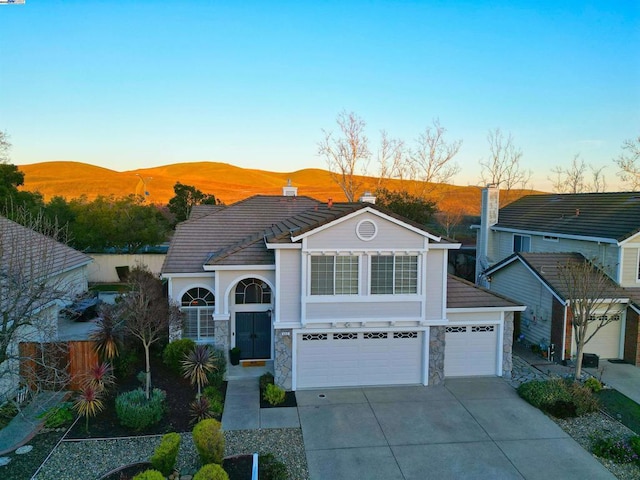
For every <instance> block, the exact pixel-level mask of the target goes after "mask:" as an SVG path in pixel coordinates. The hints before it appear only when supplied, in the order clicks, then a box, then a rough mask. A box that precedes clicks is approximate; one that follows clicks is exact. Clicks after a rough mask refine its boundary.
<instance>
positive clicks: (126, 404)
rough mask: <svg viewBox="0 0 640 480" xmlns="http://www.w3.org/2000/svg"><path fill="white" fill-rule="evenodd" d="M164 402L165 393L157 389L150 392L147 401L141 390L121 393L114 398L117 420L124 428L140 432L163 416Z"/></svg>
mask: <svg viewBox="0 0 640 480" xmlns="http://www.w3.org/2000/svg"><path fill="white" fill-rule="evenodd" d="M165 401H166V394H165V392H164V391H163V390H159V389H157V388H154V389H153V390H152V391H151V398H150V399H149V400H147V399H146V398H145V394H144V390H142V389H141V388H138V389H136V390H131V391H129V392H124V393H121V394H120V395H118V396H117V397H116V413H117V414H118V420H120V423H121V424H122V425H123V426H125V427H129V428H132V429H134V430H142V429H144V428H146V427H148V426H150V425H154V424H156V423H158V422H159V421H160V419H161V418H162V415H164V411H165Z"/></svg>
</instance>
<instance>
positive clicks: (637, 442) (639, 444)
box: [629, 435, 640, 457]
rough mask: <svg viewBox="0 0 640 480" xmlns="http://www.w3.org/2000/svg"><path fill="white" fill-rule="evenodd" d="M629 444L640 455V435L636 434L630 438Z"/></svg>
mask: <svg viewBox="0 0 640 480" xmlns="http://www.w3.org/2000/svg"><path fill="white" fill-rule="evenodd" d="M629 445H631V448H632V449H633V451H634V452H635V453H636V455H638V456H639V457H640V435H634V436H633V437H631V438H630V439H629Z"/></svg>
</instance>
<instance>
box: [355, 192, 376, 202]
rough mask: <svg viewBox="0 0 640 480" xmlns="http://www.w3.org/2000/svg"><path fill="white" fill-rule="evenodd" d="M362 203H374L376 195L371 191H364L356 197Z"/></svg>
mask: <svg viewBox="0 0 640 480" xmlns="http://www.w3.org/2000/svg"><path fill="white" fill-rule="evenodd" d="M358 201H360V202H362V203H376V196H375V195H372V194H371V192H364V194H363V195H362V196H361V197H360V198H359V199H358Z"/></svg>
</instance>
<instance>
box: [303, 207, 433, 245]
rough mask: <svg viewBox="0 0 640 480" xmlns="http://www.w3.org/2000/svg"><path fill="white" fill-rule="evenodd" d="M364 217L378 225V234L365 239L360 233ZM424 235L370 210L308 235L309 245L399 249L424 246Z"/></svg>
mask: <svg viewBox="0 0 640 480" xmlns="http://www.w3.org/2000/svg"><path fill="white" fill-rule="evenodd" d="M362 220H370V221H372V222H373V223H375V224H376V226H377V233H376V236H375V237H374V238H373V239H371V240H369V241H364V240H361V239H359V238H358V236H357V235H356V227H357V225H358V224H359V223H360V222H361V221H362ZM424 242H425V240H424V237H423V236H422V235H419V234H417V233H415V232H412V231H410V230H407V229H406V228H404V227H401V226H399V225H396V224H395V223H393V222H391V221H388V220H386V219H384V218H381V217H379V216H377V215H373V214H370V213H363V214H361V215H356V216H355V217H354V218H350V219H348V220H345V221H343V222H341V223H338V224H336V225H334V226H333V227H332V228H330V229H326V230H323V231H321V232H318V233H315V234H313V235H311V236H309V237H308V239H307V245H306V248H307V249H321V250H332V249H333V250H336V249H344V250H349V249H366V250H376V249H389V247H392V248H393V249H394V250H396V251H401V250H411V249H415V250H417V249H422V248H424Z"/></svg>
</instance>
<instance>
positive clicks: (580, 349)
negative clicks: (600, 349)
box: [575, 344, 584, 382]
mask: <svg viewBox="0 0 640 480" xmlns="http://www.w3.org/2000/svg"><path fill="white" fill-rule="evenodd" d="M583 351H584V345H580V344H578V351H577V355H576V374H575V380H576V381H577V382H579V381H580V377H582V356H583Z"/></svg>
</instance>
